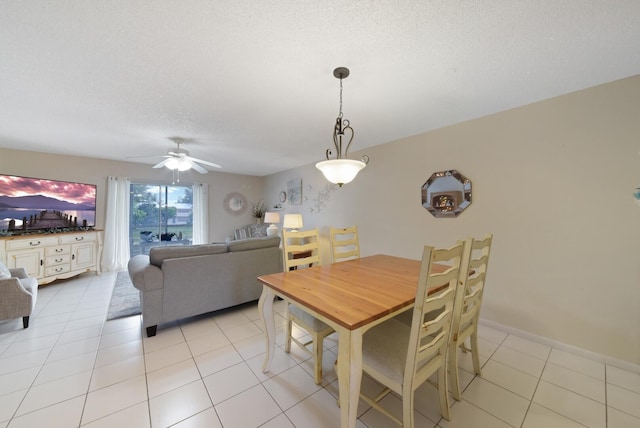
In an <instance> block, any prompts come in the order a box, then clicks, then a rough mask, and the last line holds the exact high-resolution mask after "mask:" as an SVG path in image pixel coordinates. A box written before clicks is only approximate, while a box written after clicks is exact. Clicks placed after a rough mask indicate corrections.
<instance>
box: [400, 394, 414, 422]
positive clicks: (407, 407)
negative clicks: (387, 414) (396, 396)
mask: <svg viewBox="0 0 640 428" xmlns="http://www.w3.org/2000/svg"><path fill="white" fill-rule="evenodd" d="M413 400H414V391H413V388H412V387H411V386H409V388H408V389H407V390H405V391H403V394H402V426H403V427H413V426H414V425H415V421H414V418H413Z"/></svg>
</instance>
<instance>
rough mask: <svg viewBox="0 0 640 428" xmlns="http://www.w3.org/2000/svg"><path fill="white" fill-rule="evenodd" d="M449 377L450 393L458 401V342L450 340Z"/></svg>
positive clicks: (459, 397)
mask: <svg viewBox="0 0 640 428" xmlns="http://www.w3.org/2000/svg"><path fill="white" fill-rule="evenodd" d="M449 379H451V394H452V395H453V398H455V399H456V400H458V401H460V400H461V399H462V394H460V378H459V376H458V342H454V341H451V344H450V345H449Z"/></svg>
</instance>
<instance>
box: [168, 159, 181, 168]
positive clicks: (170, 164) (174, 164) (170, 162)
mask: <svg viewBox="0 0 640 428" xmlns="http://www.w3.org/2000/svg"><path fill="white" fill-rule="evenodd" d="M164 166H166V167H167V168H168V169H171V170H174V169H178V166H179V165H178V159H176V158H171V159H169V160H168V161H167V163H165V164H164Z"/></svg>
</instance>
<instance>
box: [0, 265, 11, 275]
mask: <svg viewBox="0 0 640 428" xmlns="http://www.w3.org/2000/svg"><path fill="white" fill-rule="evenodd" d="M6 278H11V272H9V268H7V267H6V266H5V265H4V263H2V260H0V279H6Z"/></svg>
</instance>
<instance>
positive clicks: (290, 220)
mask: <svg viewBox="0 0 640 428" xmlns="http://www.w3.org/2000/svg"><path fill="white" fill-rule="evenodd" d="M301 227H302V214H285V215H284V222H283V223H282V228H283V229H290V230H292V231H293V232H295V231H296V230H295V229H299V228H301Z"/></svg>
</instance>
